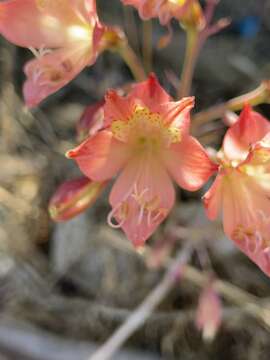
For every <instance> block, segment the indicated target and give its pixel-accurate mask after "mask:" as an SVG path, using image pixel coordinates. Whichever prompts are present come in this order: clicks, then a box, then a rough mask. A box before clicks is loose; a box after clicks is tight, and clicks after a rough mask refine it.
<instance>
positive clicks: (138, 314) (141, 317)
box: [89, 246, 191, 360]
mask: <svg viewBox="0 0 270 360" xmlns="http://www.w3.org/2000/svg"><path fill="white" fill-rule="evenodd" d="M190 255H191V247H190V246H187V247H186V248H185V249H183V250H180V251H179V253H178V255H177V256H176V258H175V260H173V261H172V263H171V265H170V267H169V268H168V270H167V272H166V273H165V275H164V277H163V280H162V281H161V282H160V283H159V284H158V285H157V286H156V287H155V288H154V290H153V291H152V292H151V293H150V294H149V295H148V296H147V297H146V299H145V300H144V301H143V302H142V304H141V305H140V306H139V307H138V308H137V309H136V310H135V311H134V312H133V313H132V314H131V315H130V316H129V317H128V319H127V320H126V322H125V323H124V324H123V325H122V326H120V327H119V328H118V330H116V332H115V333H114V334H113V335H112V336H111V337H110V338H109V339H108V340H107V342H105V344H104V345H103V346H101V348H100V349H99V350H98V351H97V352H96V353H95V354H94V355H93V356H91V357H90V358H89V360H107V359H109V358H111V356H113V355H114V354H115V352H116V351H117V350H118V349H119V348H120V347H121V346H122V345H123V344H124V342H125V341H126V340H127V339H128V338H129V337H130V336H131V335H132V334H133V333H134V332H135V331H136V330H137V329H138V328H139V327H140V326H141V325H143V323H144V322H145V321H146V319H147V318H148V317H149V316H150V315H151V313H152V312H153V310H154V309H155V308H156V307H157V306H158V304H159V303H160V302H161V301H162V300H163V299H164V298H165V296H166V295H167V293H168V292H169V291H170V290H171V289H172V288H173V286H174V285H175V283H176V281H177V280H178V278H179V275H180V274H182V272H183V270H184V265H185V264H186V263H187V261H188V259H189V257H190Z"/></svg>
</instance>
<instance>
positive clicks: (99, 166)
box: [67, 130, 128, 181]
mask: <svg viewBox="0 0 270 360" xmlns="http://www.w3.org/2000/svg"><path fill="white" fill-rule="evenodd" d="M127 150H128V149H127V148H126V146H125V145H124V144H122V143H121V142H119V141H117V140H116V139H114V138H113V135H112V133H111V132H109V131H107V130H103V131H100V132H98V133H97V134H96V135H94V136H92V137H89V138H87V139H86V140H85V141H84V142H83V143H82V144H81V145H79V146H78V147H77V148H75V149H73V150H70V151H69V152H68V153H67V156H68V157H69V158H71V159H75V160H76V162H77V164H78V166H79V168H80V169H81V171H82V172H83V173H84V174H85V175H86V176H87V177H89V178H90V179H91V180H95V181H104V180H108V179H110V178H112V177H113V176H114V175H116V174H117V172H118V171H119V170H120V169H121V168H122V167H123V165H124V164H125V163H126V162H127V160H128V151H127Z"/></svg>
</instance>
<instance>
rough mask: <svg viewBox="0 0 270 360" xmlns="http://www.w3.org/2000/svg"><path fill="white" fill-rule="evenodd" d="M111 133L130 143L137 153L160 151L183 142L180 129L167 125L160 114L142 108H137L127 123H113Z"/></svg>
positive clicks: (116, 121)
mask: <svg viewBox="0 0 270 360" xmlns="http://www.w3.org/2000/svg"><path fill="white" fill-rule="evenodd" d="M111 131H112V133H113V135H114V137H115V138H116V139H117V140H119V141H121V142H125V143H130V144H131V145H132V146H133V147H134V150H136V152H141V151H145V150H150V151H158V150H159V149H160V148H161V147H169V146H170V145H171V144H174V143H178V142H180V141H181V130H180V129H178V128H177V127H174V126H169V125H167V124H165V123H164V121H163V119H162V117H161V115H160V114H159V113H153V112H151V111H150V110H149V109H148V108H146V107H142V106H136V108H135V111H134V113H133V114H132V116H131V117H130V118H129V119H127V121H123V120H115V121H113V123H112V125H111Z"/></svg>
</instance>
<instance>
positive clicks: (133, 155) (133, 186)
mask: <svg viewBox="0 0 270 360" xmlns="http://www.w3.org/2000/svg"><path fill="white" fill-rule="evenodd" d="M193 103H194V100H193V98H191V97H189V98H184V99H182V100H181V101H178V102H173V101H171V97H170V96H169V95H168V94H167V93H166V92H165V91H164V90H163V89H162V87H161V86H160V85H159V83H158V81H157V80H156V78H155V76H153V75H150V76H149V78H148V80H146V81H145V82H142V83H139V84H136V85H134V87H133V88H132V90H131V92H130V94H129V95H128V96H126V97H122V96H120V95H118V94H117V92H116V91H114V90H111V91H109V92H108V93H107V95H106V97H105V105H104V127H103V129H101V130H100V131H99V132H97V133H96V134H95V135H93V136H90V137H89V138H88V139H87V140H85V141H84V142H83V143H82V144H81V145H80V146H78V147H77V148H75V149H73V150H70V151H69V152H68V154H67V156H68V157H70V158H73V159H75V160H76V161H77V163H78V165H79V167H80V169H81V170H82V172H83V173H84V174H85V175H86V176H88V177H89V178H90V179H92V180H94V181H105V180H108V179H110V178H112V177H113V176H115V175H116V174H117V173H118V172H119V171H120V170H121V173H120V175H119V177H118V178H117V180H116V182H115V184H114V186H113V188H112V191H111V194H110V199H109V201H110V204H111V206H112V211H111V213H110V214H109V216H108V222H109V224H110V225H111V226H113V227H122V229H123V230H124V232H125V233H126V235H127V237H128V238H129V239H130V240H131V241H132V242H133V244H134V245H135V246H137V247H138V246H142V245H143V244H144V242H145V240H146V239H147V238H148V237H149V236H150V235H151V234H152V233H153V231H154V230H155V229H156V228H157V226H158V225H159V224H160V223H161V222H162V221H163V220H164V219H165V218H166V217H167V215H168V213H169V212H170V210H171V208H172V206H173V204H174V199H175V192H174V187H173V184H172V180H171V178H173V179H174V180H175V181H176V182H177V183H178V184H179V185H180V186H181V187H183V188H184V189H187V190H197V189H199V188H200V187H201V186H202V185H203V184H204V183H205V182H206V181H207V179H208V178H209V176H210V175H211V174H212V173H213V171H214V170H215V169H216V166H215V165H214V164H213V163H212V162H211V161H210V160H209V158H208V156H207V154H206V152H205V151H204V149H203V148H202V146H201V145H200V144H199V143H198V141H197V140H196V139H194V138H193V137H191V136H190V135H189V134H188V129H189V121H190V119H189V112H190V110H191V108H192V107H193ZM113 218H114V220H115V221H114V222H113Z"/></svg>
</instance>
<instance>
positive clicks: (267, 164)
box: [204, 105, 270, 275]
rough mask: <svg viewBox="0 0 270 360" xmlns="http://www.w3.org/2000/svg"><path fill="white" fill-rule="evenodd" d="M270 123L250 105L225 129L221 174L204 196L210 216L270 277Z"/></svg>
mask: <svg viewBox="0 0 270 360" xmlns="http://www.w3.org/2000/svg"><path fill="white" fill-rule="evenodd" d="M269 134H270V123H269V122H268V121H267V120H266V119H265V118H263V117H262V116H261V115H260V114H258V113H256V112H255V111H252V109H251V107H250V106H249V105H246V106H245V108H244V109H243V111H242V113H241V115H240V117H239V119H238V121H237V122H236V123H234V125H233V126H232V127H231V128H229V130H228V131H227V133H226V135H225V138H224V142H223V146H222V149H221V151H220V152H219V163H220V167H219V173H218V175H217V178H216V180H215V181H214V183H213V185H212V186H211V188H210V189H209V191H208V192H207V193H206V194H205V196H204V204H205V208H206V212H207V215H208V217H209V218H210V219H215V218H216V217H217V215H218V212H219V210H220V209H221V210H222V213H223V226H224V231H225V233H226V234H227V236H228V237H229V238H231V239H232V240H233V241H234V242H235V243H236V245H237V246H238V247H239V248H240V249H241V250H242V251H243V252H244V253H245V254H246V255H247V256H249V257H250V258H251V259H252V260H253V261H254V262H255V263H256V264H257V265H258V266H259V267H260V268H261V269H262V270H263V271H264V272H265V273H266V274H268V275H270V237H269V233H270V232H269V231H270V137H269Z"/></svg>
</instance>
